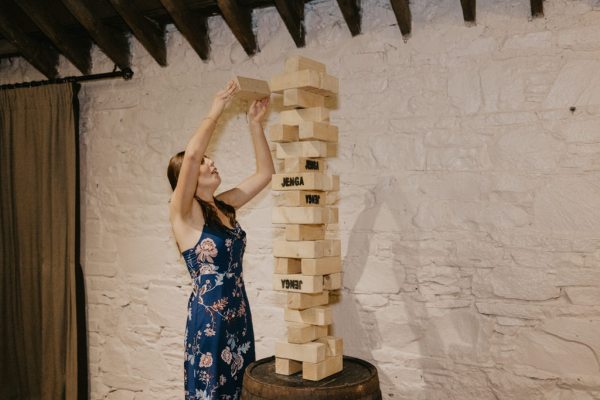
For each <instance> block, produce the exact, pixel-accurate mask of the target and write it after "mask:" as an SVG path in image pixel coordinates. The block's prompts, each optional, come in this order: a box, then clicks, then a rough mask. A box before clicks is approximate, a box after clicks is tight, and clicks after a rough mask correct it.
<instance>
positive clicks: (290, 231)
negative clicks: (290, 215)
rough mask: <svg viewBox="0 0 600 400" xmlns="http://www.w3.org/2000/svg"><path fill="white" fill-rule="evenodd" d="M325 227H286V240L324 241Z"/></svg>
mask: <svg viewBox="0 0 600 400" xmlns="http://www.w3.org/2000/svg"><path fill="white" fill-rule="evenodd" d="M324 239H325V225H297V224H294V225H286V227H285V240H287V241H294V240H324Z"/></svg>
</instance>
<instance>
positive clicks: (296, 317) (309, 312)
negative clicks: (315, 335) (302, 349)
mask: <svg viewBox="0 0 600 400" xmlns="http://www.w3.org/2000/svg"><path fill="white" fill-rule="evenodd" d="M283 319H284V320H285V321H287V322H300V323H303V324H309V325H329V324H331V323H332V322H333V317H332V314H331V307H330V306H316V307H311V308H307V309H305V310H295V309H291V308H285V309H284V311H283ZM284 358H285V357H284ZM288 358H289V357H288Z"/></svg>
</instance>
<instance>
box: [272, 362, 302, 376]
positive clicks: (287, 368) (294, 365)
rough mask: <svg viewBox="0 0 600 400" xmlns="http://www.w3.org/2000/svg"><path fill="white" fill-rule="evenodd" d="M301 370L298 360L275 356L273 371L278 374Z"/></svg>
mask: <svg viewBox="0 0 600 400" xmlns="http://www.w3.org/2000/svg"><path fill="white" fill-rule="evenodd" d="M300 371H302V363H301V362H300V361H294V360H288V359H287V358H275V373H276V374H280V375H294V374H295V373H296V372H300Z"/></svg>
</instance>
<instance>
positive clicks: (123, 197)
mask: <svg viewBox="0 0 600 400" xmlns="http://www.w3.org/2000/svg"><path fill="white" fill-rule="evenodd" d="M411 8H412V13H413V17H414V23H413V35H412V38H411V39H410V40H409V41H408V42H407V43H404V42H403V41H402V39H401V36H400V32H399V29H398V27H397V25H396V21H395V19H394V15H393V13H392V11H391V9H390V6H389V4H388V2H387V1H384V0H377V1H369V5H368V6H366V7H365V10H364V15H363V32H365V33H364V34H362V35H360V36H358V37H355V38H351V37H350V34H349V32H348V29H347V27H346V25H345V23H344V22H343V19H342V17H341V14H340V12H339V9H338V8H337V5H336V4H335V2H333V1H322V2H317V3H316V4H311V5H309V6H307V7H306V27H307V32H308V34H307V46H306V48H305V49H301V50H297V49H295V47H294V45H293V42H292V40H291V39H290V37H289V34H288V33H287V31H286V29H285V27H284V25H283V24H282V23H281V20H280V18H279V17H278V15H277V13H276V11H275V10H274V9H273V8H271V9H265V10H259V11H256V12H255V13H254V18H255V25H256V27H257V29H256V30H257V35H258V42H259V45H260V47H261V50H262V51H261V52H260V53H259V54H257V55H256V56H254V57H252V58H250V59H249V58H248V57H247V56H246V55H245V54H244V52H243V50H242V49H241V47H240V46H239V44H238V43H237V42H236V40H235V39H234V37H233V35H232V34H231V33H230V31H229V30H228V29H227V27H226V25H225V24H224V23H223V21H222V20H221V19H220V18H212V19H210V28H211V29H210V32H211V41H212V55H211V60H210V61H209V62H208V63H203V62H202V61H201V60H200V59H199V58H198V57H197V56H196V55H195V53H194V52H193V51H192V49H191V48H190V47H189V45H188V44H187V42H185V41H184V40H183V39H182V38H181V36H180V35H179V34H178V33H177V32H174V31H173V29H171V30H170V33H169V34H168V53H169V63H170V66H169V67H166V68H161V67H159V66H158V65H157V64H156V63H155V62H154V61H153V60H152V59H151V58H150V57H149V56H148V54H147V53H146V52H145V50H144V49H143V48H142V47H141V46H140V45H139V43H137V42H136V41H135V40H133V52H134V55H133V63H134V64H133V68H134V70H135V73H136V75H135V78H134V79H133V80H132V81H130V82H123V81H116V80H115V81H109V82H97V83H87V84H85V85H84V87H83V89H82V92H81V95H80V99H81V106H82V110H81V111H82V112H81V150H82V178H83V188H84V190H85V191H84V193H83V199H84V205H83V206H84V207H83V213H84V214H83V221H84V226H83V228H84V229H83V230H84V238H83V239H84V246H85V252H84V260H83V264H84V267H85V275H86V283H87V290H88V292H87V293H88V318H89V321H88V324H89V342H90V367H91V371H90V372H91V389H92V398H93V399H104V398H106V399H112V400H132V399H136V400H140V399H144V400H145V399H148V400H152V399H161V400H162V399H178V398H181V397H182V380H183V375H182V374H183V372H182V362H183V360H182V352H183V348H182V347H183V346H182V342H183V333H184V324H185V318H186V301H187V297H188V295H189V293H190V280H189V278H188V276H187V272H186V270H185V267H184V264H183V261H182V259H181V258H180V257H178V253H177V250H176V246H175V243H174V241H173V238H172V235H171V232H170V228H169V224H168V219H167V201H168V198H169V194H170V190H169V188H168V183H167V180H166V178H165V169H166V165H167V161H168V159H169V157H170V155H171V154H172V153H174V152H175V151H177V150H180V149H181V148H182V147H183V146H184V145H185V143H186V140H187V139H188V138H189V136H190V134H191V133H192V132H193V131H194V129H195V127H196V126H197V125H198V123H199V121H200V119H201V118H202V117H203V116H204V113H205V112H206V111H207V109H208V107H209V101H210V98H211V95H212V93H214V91H215V90H216V89H217V88H219V87H220V86H221V85H222V84H223V83H224V82H225V81H226V80H227V79H229V78H230V77H231V76H232V75H234V74H243V75H247V76H256V77H262V78H265V79H268V78H270V77H271V76H272V75H274V74H276V73H279V72H280V71H282V68H283V60H284V59H285V57H286V56H287V55H289V54H294V53H301V54H304V55H307V56H310V57H314V58H316V59H319V60H321V61H323V62H325V63H326V64H327V67H328V69H329V71H330V72H331V73H332V74H333V75H335V76H337V77H339V78H340V85H341V95H340V97H339V101H338V107H339V108H338V109H337V110H336V111H334V112H333V114H332V122H333V123H335V124H337V125H338V126H339V127H340V133H341V135H340V152H339V157H338V158H337V159H335V160H333V161H332V162H331V163H330V165H331V170H332V171H334V172H336V173H339V174H340V176H341V200H340V203H339V206H340V221H341V222H340V224H339V237H340V238H341V240H342V253H343V256H344V259H345V262H344V269H345V276H344V279H345V281H344V286H345V288H344V290H343V294H342V300H341V303H340V304H338V305H336V308H335V310H336V312H335V324H336V325H335V326H336V329H337V332H338V334H341V335H342V336H343V337H344V339H345V348H346V349H345V352H346V354H349V355H355V356H359V357H362V358H365V359H368V360H370V361H371V362H373V363H374V364H376V365H377V367H378V369H379V373H380V379H381V385H382V389H383V393H384V398H387V399H428V400H429V399H432V400H433V399H461V400H469V399H477V400H484V399H502V400H504V399H507V400H508V399H527V400H533V399H550V400H566V399H586V400H587V399H600V362H599V359H600V207H599V206H600V39H599V38H600V5H599V4H598V2H597V1H591V0H576V1H575V0H573V1H571V0H549V1H546V2H545V11H546V18H544V19H536V20H534V21H528V19H527V15H528V1H526V0H519V1H514V0H513V1H502V2H497V1H492V0H486V1H479V2H478V10H477V17H478V24H477V26H474V27H466V26H465V25H464V23H463V21H462V15H461V11H460V6H459V2H457V1H450V0H444V1H437V0H426V1H417V2H413V4H412V5H411ZM61 65H62V66H61V72H62V73H63V75H68V74H76V71H74V70H73V68H72V67H70V66H69V65H68V63H66V62H65V61H64V60H63V62H62V64H61ZM111 68H112V65H111V63H110V62H109V61H108V60H107V59H106V58H105V57H104V56H103V55H102V54H101V53H99V52H95V53H94V70H95V71H96V72H104V71H107V70H110V69H111ZM0 72H1V75H2V77H1V80H2V82H15V81H20V80H30V79H41V78H42V77H41V76H40V75H39V73H37V72H35V70H33V69H32V68H31V67H29V66H28V65H27V64H26V63H24V62H22V61H21V60H18V59H17V60H14V61H10V62H9V61H6V60H3V61H2V64H1V69H0ZM280 105H281V103H279V104H277V102H275V105H274V109H273V112H272V113H271V115H270V117H269V123H274V122H276V121H277V120H278V110H279V109H280ZM571 106H574V107H576V110H575V111H574V112H571V111H570V110H569V107H571ZM243 111H244V110H243V109H242V108H241V107H240V106H234V107H232V108H231V109H230V111H229V112H227V114H226V115H225V116H224V117H223V120H222V122H221V123H220V124H219V127H218V129H217V133H216V135H215V138H214V140H213V142H212V145H211V149H210V153H212V154H214V156H215V159H216V162H217V165H218V166H219V169H220V170H221V171H222V175H223V176H224V177H226V179H225V180H224V182H223V186H222V187H223V188H227V187H230V186H231V185H232V184H235V183H236V182H238V181H239V180H240V179H241V178H242V177H243V176H244V174H245V173H247V171H248V168H251V167H252V165H253V161H252V160H253V158H252V154H251V152H250V151H249V148H250V147H249V146H250V141H249V136H248V133H247V132H246V131H247V130H246V128H245V122H244V115H243ZM271 207H272V202H271V195H270V193H269V191H265V192H264V193H262V194H261V195H260V196H258V198H257V199H256V200H255V201H253V202H252V203H251V204H250V205H249V206H248V207H247V208H246V209H245V210H243V211H242V212H241V215H240V220H241V223H242V224H243V226H244V227H245V228H246V230H247V231H248V233H249V244H248V248H247V253H246V257H245V265H244V269H245V279H246V284H247V290H248V293H249V296H250V298H251V306H252V312H253V316H254V323H255V331H256V340H257V342H256V344H257V352H258V357H265V356H269V355H271V354H272V352H273V343H274V341H275V340H276V339H278V338H281V337H283V335H284V323H283V313H282V305H283V296H282V295H280V294H278V293H274V292H272V291H271V289H270V287H271V285H270V281H271V279H270V276H271V273H272V257H271V241H272V239H273V237H274V236H276V235H277V231H276V230H275V229H274V228H273V227H272V226H271V224H270V222H269V220H270V211H271Z"/></svg>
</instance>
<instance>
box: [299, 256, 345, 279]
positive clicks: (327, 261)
mask: <svg viewBox="0 0 600 400" xmlns="http://www.w3.org/2000/svg"><path fill="white" fill-rule="evenodd" d="M300 265H301V270H302V275H330V274H334V273H336V272H340V271H341V270H342V259H341V258H340V257H338V256H335V257H323V258H305V259H302V260H301V262H300Z"/></svg>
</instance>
